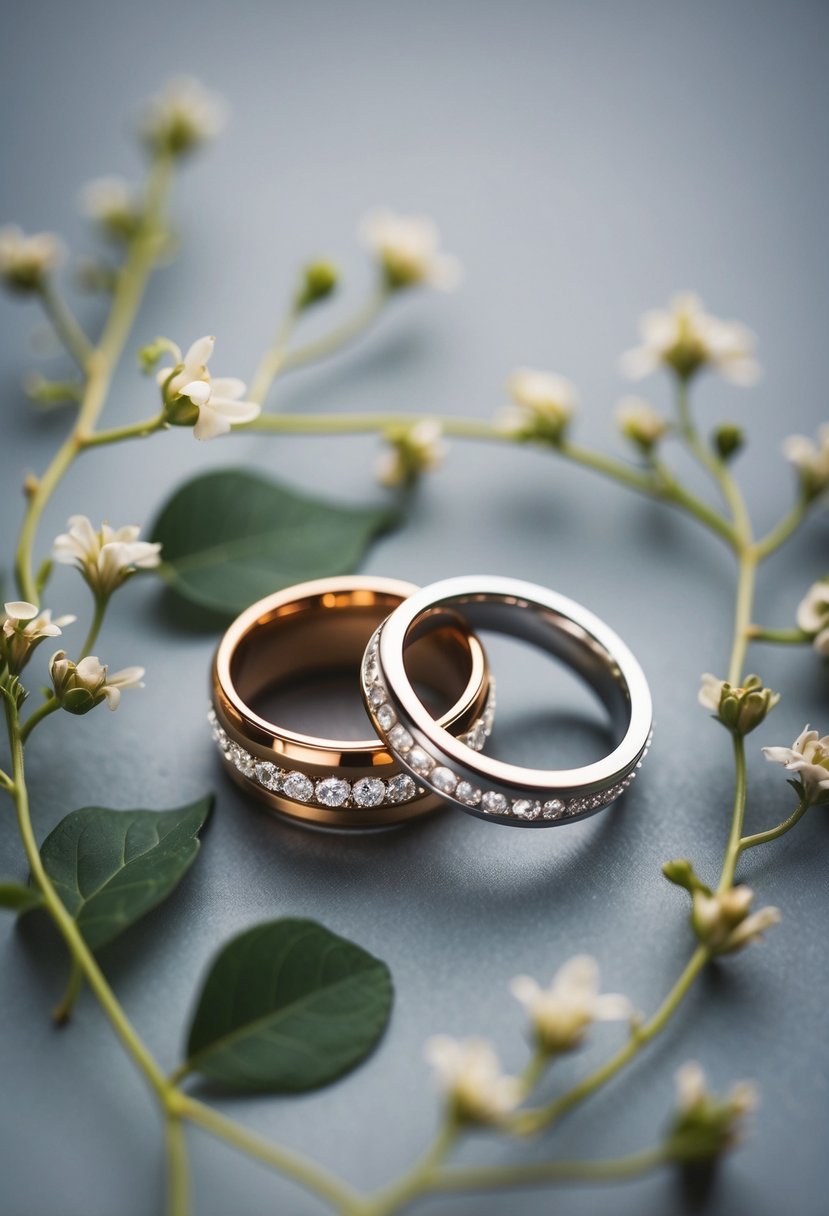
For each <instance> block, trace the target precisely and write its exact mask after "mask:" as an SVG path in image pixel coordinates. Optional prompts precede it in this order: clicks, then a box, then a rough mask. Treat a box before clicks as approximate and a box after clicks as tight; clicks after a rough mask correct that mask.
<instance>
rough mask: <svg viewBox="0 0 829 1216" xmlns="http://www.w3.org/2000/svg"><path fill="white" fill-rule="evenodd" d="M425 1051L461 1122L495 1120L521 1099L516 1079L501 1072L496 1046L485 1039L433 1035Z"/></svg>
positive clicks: (455, 1115)
mask: <svg viewBox="0 0 829 1216" xmlns="http://www.w3.org/2000/svg"><path fill="white" fill-rule="evenodd" d="M424 1054H425V1056H426V1059H427V1061H428V1062H429V1063H430V1064H431V1065H432V1067H433V1068H434V1069H435V1072H436V1073H437V1077H438V1081H439V1083H440V1086H441V1088H442V1089H443V1091H444V1093H445V1094H446V1099H447V1102H448V1104H449V1107H450V1109H451V1111H452V1114H453V1116H454V1118H455V1119H457V1120H458V1122H460V1123H478V1124H487V1123H497V1122H498V1121H499V1120H500V1119H503V1118H504V1116H506V1115H508V1114H509V1113H510V1112H511V1111H513V1110H514V1109H515V1107H516V1106H517V1105H518V1103H519V1102H520V1100H521V1086H520V1083H519V1081H518V1079H517V1078H516V1077H507V1076H504V1075H503V1073H502V1072H501V1067H500V1064H499V1062H498V1056H497V1055H496V1053H495V1049H494V1048H493V1046H492V1044H491V1043H490V1042H488V1040H486V1039H463V1040H458V1039H452V1038H449V1036H448V1035H442V1034H441V1035H435V1036H434V1037H433V1038H431V1039H429V1040H428V1042H427V1043H426V1047H425V1051H424Z"/></svg>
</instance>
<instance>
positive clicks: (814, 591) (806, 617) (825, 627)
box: [797, 576, 829, 657]
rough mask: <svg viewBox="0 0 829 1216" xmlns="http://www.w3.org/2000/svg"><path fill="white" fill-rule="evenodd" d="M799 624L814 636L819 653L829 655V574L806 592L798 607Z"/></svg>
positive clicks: (800, 627) (805, 631)
mask: <svg viewBox="0 0 829 1216" xmlns="http://www.w3.org/2000/svg"><path fill="white" fill-rule="evenodd" d="M797 624H798V628H799V629H802V630H803V632H804V633H808V634H810V635H811V636H812V637H813V638H814V647H815V650H816V651H817V652H818V654H821V655H824V656H826V657H829V576H827V577H826V578H822V579H820V581H819V582H817V583H813V584H812V586H811V587H810V588H809V590H808V591H807V592H806V595H805V596H804V597H803V599H802V600H801V601H800V604H799V606H798V609H797Z"/></svg>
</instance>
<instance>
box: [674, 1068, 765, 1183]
mask: <svg viewBox="0 0 829 1216" xmlns="http://www.w3.org/2000/svg"><path fill="white" fill-rule="evenodd" d="M676 1087H677V1113H676V1116H675V1117H674V1121H673V1124H672V1126H671V1129H670V1131H669V1133H668V1138H667V1150H668V1155H669V1156H670V1157H671V1158H672V1159H673V1160H674V1161H678V1162H680V1163H683V1164H687V1163H690V1162H693V1161H705V1160H709V1159H711V1158H713V1157H718V1156H720V1154H721V1153H724V1152H726V1151H727V1150H728V1149H730V1148H733V1147H734V1146H735V1145H736V1144H738V1143H739V1141H740V1140H741V1139H742V1136H743V1133H744V1129H745V1120H746V1116H747V1115H749V1114H751V1112H752V1111H754V1110H756V1108H757V1105H758V1102H759V1095H758V1093H757V1089H756V1087H755V1086H754V1085H752V1084H751V1083H750V1082H748V1081H740V1082H738V1083H737V1084H736V1085H735V1086H734V1087H733V1088H732V1090H731V1092H730V1093H729V1094H727V1095H726V1096H725V1097H722V1098H720V1097H717V1095H716V1094H712V1093H711V1092H710V1091H709V1090H708V1087H707V1086H706V1084H705V1075H704V1073H703V1071H702V1069H701V1068H700V1066H699V1064H697V1063H695V1062H694V1061H689V1062H688V1063H687V1064H683V1066H682V1068H680V1069H679V1071H678V1072H677V1074H676Z"/></svg>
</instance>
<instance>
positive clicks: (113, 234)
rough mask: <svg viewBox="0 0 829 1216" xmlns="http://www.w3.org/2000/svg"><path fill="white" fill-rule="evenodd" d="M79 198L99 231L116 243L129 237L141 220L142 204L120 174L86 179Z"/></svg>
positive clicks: (127, 239)
mask: <svg viewBox="0 0 829 1216" xmlns="http://www.w3.org/2000/svg"><path fill="white" fill-rule="evenodd" d="M81 201H82V205H83V210H84V212H85V213H86V214H87V215H88V216H89V218H90V219H91V220H92V221H93V222H94V223H95V224H96V225H97V226H98V228H99V229H100V231H101V232H102V233H103V235H104V236H105V237H107V238H108V239H109V240H111V241H114V242H116V243H118V244H126V243H128V242H129V241H131V240H132V239H133V238H134V237H135V236H136V235H137V233H138V232H139V230H140V228H141V225H142V223H143V220H144V209H143V206H142V205H141V204H140V203H139V202H138V200H137V199H136V197H135V195H134V193H133V191H132V190H131V189H130V187H129V185H128V184H127V182H125V181H123V180H122V179H121V178H120V177H101V178H98V179H97V180H95V181H93V182H90V183H89V184H88V185H87V186H86V187H85V189H84V191H83V194H82V198H81Z"/></svg>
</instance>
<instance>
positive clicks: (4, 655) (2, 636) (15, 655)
mask: <svg viewBox="0 0 829 1216" xmlns="http://www.w3.org/2000/svg"><path fill="white" fill-rule="evenodd" d="M3 608H4V612H3V616H2V631H0V661H2V662H3V663H5V665H6V666H7V667H8V669H9V671H10V672H12V674H14V675H17V674H19V673H20V672H21V671H22V670H23V668H24V667H25V666H26V664H27V663H28V661H29V659H30V658H31V656H32V652H33V651H34V650H35V648H36V647H37V646H39V645H40V643H41V642H42V641H44V639H45V638H58V637H60V635H61V632H62V631H63V629H64V628H65V626H66V625H71V624H72V622H73V621H74V620H75V619H76V618H75V617H74V616H59V617H58V618H57V619H56V620H54V621H53V620H52V613H51V612H50V610H49V609H48V608H45V609H43V610H42V611H41V609H39V608H38V607H37V606H36V605H35V604H29V603H27V602H26V601H25V600H11V601H10V602H9V603H7V604H4V605H3Z"/></svg>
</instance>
